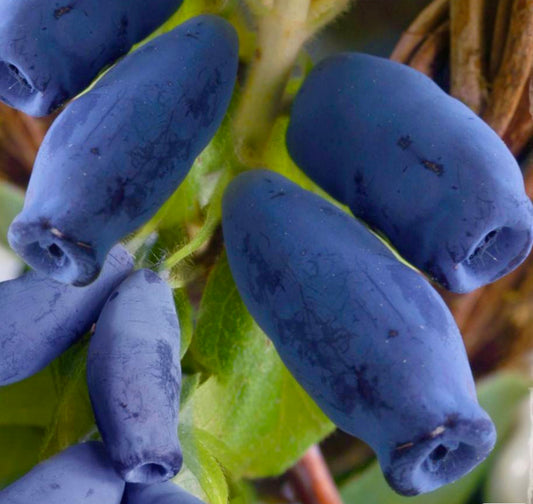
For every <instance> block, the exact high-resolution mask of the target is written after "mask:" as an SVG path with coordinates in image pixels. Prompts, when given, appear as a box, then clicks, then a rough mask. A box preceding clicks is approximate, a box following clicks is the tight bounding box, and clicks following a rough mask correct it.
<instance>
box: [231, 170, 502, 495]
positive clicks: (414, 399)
mask: <svg viewBox="0 0 533 504" xmlns="http://www.w3.org/2000/svg"><path fill="white" fill-rule="evenodd" d="M222 224H223V233H224V240H225V243H226V249H227V255H228V261H229V265H230V267H231V271H232V274H233V278H234V279H235V283H236V285H237V288H238V290H239V293H240V295H241V297H242V299H243V301H244V303H245V304H246V306H247V308H248V310H249V311H250V313H251V315H252V316H253V318H254V319H255V321H256V322H257V323H258V324H259V326H260V327H261V328H262V329H263V330H264V331H265V333H266V334H267V335H268V336H269V338H270V339H271V340H272V341H273V342H274V345H275V346H276V349H277V351H278V352H279V355H280V356H281V358H282V360H283V362H284V363H285V365H286V366H287V367H288V368H289V370H290V371H291V373H292V374H293V375H294V377H295V378H296V379H297V380H298V382H299V383H300V384H301V385H302V386H303V388H304V389H305V390H306V391H307V392H308V393H309V395H310V396H311V397H312V398H313V399H314V400H315V401H316V402H317V404H318V405H319V406H320V408H321V409H322V410H323V411H324V412H325V413H326V414H327V415H328V416H329V418H330V419H331V420H332V421H333V422H334V423H335V424H336V425H337V426H338V427H339V428H341V429H342V430H344V431H346V432H348V433H350V434H352V435H354V436H357V437H359V438H360V439H362V440H363V441H365V442H366V443H368V444H369V445H370V446H371V447H372V448H373V449H374V451H375V452H376V454H377V456H378V459H379V462H380V464H381V467H382V469H383V472H384V474H385V476H386V477H387V480H388V481H389V483H390V485H391V486H392V487H393V488H394V489H395V490H396V491H397V492H399V493H401V494H404V495H416V494H419V493H423V492H429V491H431V490H434V489H436V488H438V487H440V486H442V485H444V484H447V483H450V482H452V481H454V480H456V479H458V478H460V477H461V476H463V475H464V474H465V473H467V472H468V471H470V470H471V469H472V468H473V467H475V466H476V465H477V464H478V463H479V462H481V461H482V460H483V459H484V458H485V457H486V456H487V455H488V454H489V452H490V451H491V450H492V448H493V445H494V442H495V438H496V432H495V428H494V425H493V423H492V421H491V420H490V418H489V417H488V415H487V414H486V413H485V412H484V411H483V410H482V409H481V407H480V406H479V404H478V401H477V398H476V394H475V386H474V381H473V378H472V373H471V370H470V367H469V364H468V360H467V356H466V352H465V348H464V345H463V341H462V339H461V335H460V333H459V330H458V328H457V326H456V324H455V321H454V320H453V317H452V315H451V314H450V312H449V310H448V309H447V307H446V305H445V304H444V302H443V301H442V299H441V298H440V296H439V295H438V294H437V292H436V291H435V290H434V289H433V288H432V287H431V285H430V284H429V283H428V282H427V280H426V279H425V278H424V277H423V276H422V275H420V274H419V273H417V272H415V271H414V270H412V269H411V268H409V267H407V266H405V265H404V264H402V263H401V262H399V261H398V260H397V259H396V258H395V257H394V255H393V254H392V252H391V251H390V250H389V249H388V248H387V247H386V246H385V245H384V244H383V243H382V242H381V241H380V240H379V239H378V238H376V237H375V236H374V235H373V234H371V233H370V232H369V231H368V229H367V228H365V227H364V226H363V225H362V224H361V223H360V222H358V221H357V220H356V219H354V218H353V217H351V216H349V215H348V214H346V213H344V212H343V211H341V210H339V209H338V208H336V207H335V206H333V205H332V204H330V203H329V202H327V201H325V200H324V199H322V198H320V197H318V196H317V195H314V194H312V193H310V192H308V191H305V190H303V189H302V188H300V187H298V186H297V185H295V184H294V183H292V182H290V181H288V180H287V179H285V178H284V177H282V176H281V175H278V174H276V173H273V172H269V171H264V170H254V171H252V172H247V173H244V174H242V175H239V176H238V177H237V178H235V179H234V180H233V181H232V182H231V183H230V185H229V186H228V189H227V191H226V193H225V195H224V199H223V219H222Z"/></svg>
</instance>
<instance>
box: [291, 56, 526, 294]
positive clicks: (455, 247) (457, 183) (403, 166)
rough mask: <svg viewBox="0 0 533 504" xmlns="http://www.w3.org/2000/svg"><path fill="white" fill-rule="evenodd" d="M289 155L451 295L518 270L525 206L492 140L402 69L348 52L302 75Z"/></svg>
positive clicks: (513, 171) (423, 80)
mask: <svg viewBox="0 0 533 504" xmlns="http://www.w3.org/2000/svg"><path fill="white" fill-rule="evenodd" d="M287 146H288V148H289V151H290V154H291V156H292V157H293V159H294V160H295V162H296V163H297V164H298V166H299V167H300V168H301V169H302V170H303V171H305V172H306V173H307V174H308V175H309V176H310V177H311V178H312V179H313V180H315V181H316V182H317V183H318V184H320V185H321V186H322V187H323V188H324V189H325V190H326V191H328V192H329V193H330V194H331V195H332V196H334V197H335V198H337V199H338V200H339V201H341V202H343V203H345V204H347V205H348V206H349V207H350V209H351V210H352V211H353V213H354V214H355V215H356V216H357V217H359V218H361V219H362V220H364V221H365V222H366V223H367V224H369V225H370V226H373V227H374V228H376V229H379V230H380V231H381V232H383V233H384V234H385V235H386V236H387V237H388V238H389V239H390V241H391V243H392V244H393V245H394V246H395V247H396V248H397V249H398V251H399V252H400V254H402V255H403V256H404V257H405V258H406V259H407V260H408V261H410V262H411V263H412V264H413V265H415V266H416V267H417V268H419V269H421V270H423V271H424V272H426V273H427V274H428V275H429V276H430V277H431V278H432V279H434V280H435V281H437V282H439V283H440V284H441V285H442V286H444V287H446V288H448V289H450V290H452V291H454V292H468V291H471V290H473V289H476V288H478V287H481V286H482V285H485V284H487V283H489V282H493V281H495V280H497V279H498V278H500V277H501V276H503V275H505V274H507V273H509V272H510V271H512V270H513V269H514V268H516V267H517V266H518V265H519V264H520V263H521V262H522V261H523V260H524V259H525V258H526V256H527V255H528V254H529V252H530V250H531V245H532V243H533V207H532V205H531V202H530V200H529V198H528V197H527V195H526V193H525V189H524V181H523V178H522V175H521V173H520V169H519V166H518V164H517V162H516V160H515V158H514V157H513V155H512V154H511V153H510V152H509V150H508V149H507V147H506V146H505V144H504V143H503V142H502V140H501V139H500V138H499V137H498V135H496V133H495V132H494V131H493V130H492V129H491V128H490V127H489V126H488V125H487V124H485V123H484V122H483V120H481V119H480V118H479V117H478V116H476V115H475V114H474V112H472V111H471V110H470V109H469V108H468V107H466V106H465V105H464V104H462V103H461V102H459V101H458V100H455V99H454V98H452V97H450V96H448V95H447V94H446V93H445V92H444V91H442V90H441V89H440V88H439V87H438V86H437V85H436V84H435V83H434V82H433V81H432V80H431V79H429V78H427V77H426V76H425V75H423V74H421V73H419V72H417V71H415V70H413V69H412V68H409V67H407V66H405V65H401V64H399V63H396V62H393V61H389V60H386V59H382V58H377V57H374V56H368V55H364V54H357V53H346V54H340V55H336V56H333V57H331V58H328V59H326V60H324V61H323V62H321V63H320V64H319V65H317V67H316V68H315V69H314V70H313V71H312V72H311V73H310V75H309V77H308V78H307V79H306V81H305V83H304V85H303V87H302V88H301V90H300V92H299V94H298V96H297V98H296V100H295V102H294V105H293V108H292V114H291V122H290V125H289V129H288V132H287Z"/></svg>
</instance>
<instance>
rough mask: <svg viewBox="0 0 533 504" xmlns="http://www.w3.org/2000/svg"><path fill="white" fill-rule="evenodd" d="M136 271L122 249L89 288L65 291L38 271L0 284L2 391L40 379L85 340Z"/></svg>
mask: <svg viewBox="0 0 533 504" xmlns="http://www.w3.org/2000/svg"><path fill="white" fill-rule="evenodd" d="M132 268H133V260H132V258H131V256H130V255H129V253H128V252H127V251H126V250H125V249H124V248H123V247H122V246H120V245H117V246H116V247H114V249H113V250H112V251H111V253H110V254H109V256H108V257H107V260H106V262H105V264H104V267H103V270H102V273H101V274H100V276H99V277H98V279H97V280H96V281H95V282H94V283H93V284H92V285H89V286H88V287H72V286H71V285H65V284H62V283H59V282H56V281H54V280H51V279H49V278H47V277H45V276H43V275H41V274H39V273H35V272H34V271H31V272H29V273H26V274H25V275H23V276H21V277H20V278H17V279H15V280H10V281H9V282H3V283H0V298H1V299H2V304H1V305H0V319H1V320H2V326H1V328H0V386H2V385H8V384H9V383H14V382H17V381H20V380H23V379H24V378H27V377H28V376H31V375H33V374H34V373H37V372H38V371H40V370H41V369H43V368H44V367H45V366H47V365H48V364H49V363H50V362H51V361H52V360H54V359H55V358H56V357H58V356H59V355H60V354H62V353H63V352H64V351H65V350H66V349H67V348H68V347H69V346H70V345H72V344H73V343H74V342H75V341H76V340H77V339H78V338H80V337H81V336H83V335H84V334H85V333H86V332H87V331H88V330H89V329H90V328H91V325H92V324H93V323H94V322H96V320H97V318H98V315H99V314H100V311H101V309H102V307H103V306H104V304H105V302H106V300H107V298H108V297H109V294H110V293H111V291H112V290H113V289H114V288H115V287H116V286H117V285H118V284H119V283H120V282H122V280H124V278H126V277H127V276H128V274H129V273H130V271H131V270H132Z"/></svg>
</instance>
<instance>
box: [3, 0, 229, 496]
mask: <svg viewBox="0 0 533 504" xmlns="http://www.w3.org/2000/svg"><path fill="white" fill-rule="evenodd" d="M85 3H87V4H89V5H87V6H85ZM179 3H180V2H176V1H167V2H156V4H157V5H156V6H150V9H148V8H146V7H145V6H144V2H133V3H130V4H129V6H128V7H127V8H126V7H125V6H124V5H123V2H110V3H108V4H107V5H106V7H105V9H103V10H99V9H96V6H92V3H91V2H79V3H78V4H75V5H74V4H73V5H72V6H70V7H69V8H68V9H67V8H64V9H63V10H61V12H58V10H57V9H55V10H54V9H53V8H54V6H55V5H56V2H45V3H40V2H37V3H36V5H32V4H33V2H26V3H18V2H17V7H16V8H13V6H11V8H12V9H11V10H10V14H11V16H12V17H13V16H15V18H16V16H19V17H20V16H22V15H24V13H25V14H26V15H28V13H31V16H30V19H31V23H37V25H36V26H34V25H33V24H31V23H30V30H34V31H35V32H36V33H39V34H40V33H41V31H42V32H46V37H47V38H46V40H53V41H54V44H53V49H49V48H48V46H47V45H46V44H45V43H44V42H43V41H42V40H41V39H37V40H35V39H33V38H28V39H27V40H28V43H30V42H29V41H31V43H32V44H35V43H36V44H37V46H35V47H34V48H33V47H32V48H30V49H29V48H28V47H26V46H24V47H23V48H20V47H19V46H18V45H17V44H18V42H17V43H16V41H15V40H13V44H12V45H13V47H15V48H18V49H17V51H15V55H18V56H19V58H18V59H16V60H15V59H11V57H6V61H5V62H4V64H3V68H4V70H5V71H6V72H7V73H6V74H5V75H7V76H11V77H13V75H15V74H17V75H18V74H22V73H24V72H23V70H21V69H26V65H29V66H28V69H29V70H31V71H28V73H25V75H29V77H27V78H25V80H24V83H30V82H31V83H32V84H31V87H32V91H31V93H30V92H28V93H27V94H24V93H20V94H18V95H17V96H18V100H19V101H17V100H15V99H13V98H9V99H7V98H6V99H5V101H6V102H8V103H10V104H13V105H16V106H18V107H19V108H21V109H23V110H27V111H30V112H38V111H49V107H50V104H55V105H57V104H58V103H60V102H63V101H64V100H65V99H66V98H69V97H71V96H72V95H73V94H75V93H76V92H78V91H80V90H81V89H82V88H83V87H84V86H86V85H87V84H88V83H89V82H90V80H91V79H92V78H93V77H94V76H95V75H96V72H97V71H99V70H100V69H101V67H102V66H103V65H104V64H105V63H108V62H109V61H110V60H111V58H116V56H117V55H119V54H121V53H122V52H125V51H127V50H128V49H129V48H130V46H131V44H132V43H133V42H135V41H137V40H138V39H139V38H141V37H143V36H145V35H146V34H147V33H149V32H150V31H152V30H153V29H154V28H155V27H156V26H157V24H159V23H160V22H161V21H163V19H164V18H165V17H167V16H168V15H169V14H170V13H172V12H173V11H174V10H175V9H176V7H177V6H178V5H179ZM7 4H8V5H10V2H7ZM32 9H34V10H35V12H33V11H32ZM93 11H94V12H93ZM108 11H109V12H108ZM123 11H127V12H123ZM12 17H9V18H8V20H10V21H11V23H12V24H10V25H8V26H9V29H8V30H7V36H8V37H17V36H18V35H17V34H18V31H17V30H19V29H20V23H16V22H15V21H14V20H13V19H12ZM103 19H105V22H103ZM118 19H120V24H119V25H117V20H118ZM54 20H55V21H54ZM63 22H64V23H66V24H67V25H68V30H67V32H65V27H64V26H62V23H63ZM106 23H108V24H109V25H110V26H107V25H106ZM111 25H112V27H113V28H117V26H119V27H120V28H121V29H122V28H123V29H124V32H123V33H122V32H119V33H115V32H113V31H112V30H111V29H110V28H111ZM82 27H83V30H85V31H87V30H89V31H91V30H94V40H92V41H91V39H89V40H88V41H87V40H86V39H85V38H84V37H85V36H86V35H85V34H84V32H83V31H81V29H82ZM106 27H107V28H106ZM128 27H130V28H129V29H128ZM108 28H109V29H108ZM25 29H28V27H27V25H26V26H25ZM13 30H14V32H13ZM70 30H71V31H72V36H74V35H76V36H78V35H79V37H80V39H79V41H81V40H85V41H86V42H91V43H93V44H94V47H92V50H91V47H87V45H83V44H78V43H75V44H74V46H75V47H77V48H78V49H80V50H82V51H83V54H84V56H85V58H81V59H78V58H77V57H76V55H72V54H69V55H65V54H64V52H63V49H64V47H63V46H62V45H61V42H62V39H63V37H66V36H67V34H68V33H69V31H70ZM91 33H93V31H91ZM43 37H45V35H43ZM24 40H26V39H24ZM76 40H77V39H76ZM51 43H52V42H50V44H51ZM72 43H73V41H72V40H70V41H69V40H67V41H66V42H65V44H66V46H68V47H70V45H71V44H72ZM101 44H103V45H102V48H101V50H100V49H99V50H98V51H96V49H97V48H100V45H101ZM28 51H35V52H37V51H39V52H38V54H36V55H35V58H36V60H37V61H39V62H40V66H37V65H32V64H31V63H32V61H33V60H31V59H28V58H26V56H28ZM41 55H44V56H45V57H41ZM46 56H47V57H48V59H47V58H46ZM88 56H89V57H90V58H91V60H90V61H87V57H88ZM94 56H97V58H96V59H94V60H93V58H94ZM56 59H57V61H61V65H62V68H63V66H66V67H67V71H65V72H60V71H58V69H57V68H55V67H54V65H53V64H52V62H51V61H55V60H56ZM237 60H238V43H237V36H236V34H235V32H234V29H233V28H232V26H231V25H230V24H228V23H227V22H226V21H224V20H222V19H220V18H217V17H213V16H200V17H197V18H195V19H192V20H190V21H189V22H186V23H184V24H182V25H181V26H179V27H178V28H176V29H175V30H173V31H171V32H169V33H167V34H165V35H162V36H160V37H157V38H156V39H154V40H153V41H151V42H148V43H147V44H145V45H144V46H143V47H142V48H141V49H139V50H137V51H135V52H134V53H132V54H131V55H128V56H127V57H125V58H124V59H123V60H121V61H120V62H119V63H118V64H117V65H116V66H115V67H113V68H112V69H111V70H110V71H109V72H108V73H106V74H105V75H104V76H103V77H102V78H101V79H100V80H99V81H98V82H97V84H96V85H95V86H94V87H93V88H92V89H91V90H90V91H89V92H87V93H86V94H84V95H82V96H81V97H80V98H78V99H77V100H75V101H73V102H72V103H71V104H69V105H68V106H67V107H66V108H65V110H64V111H63V112H62V113H61V114H60V115H59V117H58V119H57V120H56V121H55V122H54V125H53V126H52V128H51V129H50V131H49V132H48V134H47V136H46V139H45V140H44V142H43V144H42V146H41V148H40V151H39V155H38V159H37V160H36V163H35V166H34V171H33V173H32V177H31V183H30V186H29V187H28V192H27V197H26V201H25V205H24V209H23V211H22V213H21V214H20V215H19V216H18V217H17V218H16V219H15V221H14V222H13V224H12V225H11V227H10V231H9V240H10V243H11V245H12V247H13V249H14V250H15V251H17V252H18V253H19V254H20V256H21V257H23V258H24V259H25V260H26V262H27V263H28V264H29V265H30V266H32V267H33V269H34V271H32V272H30V273H27V274H25V275H23V276H22V277H20V278H18V279H16V280H12V281H9V282H4V283H3V284H1V285H0V290H1V291H2V292H3V293H4V296H3V299H4V304H3V307H2V315H3V317H4V318H3V320H4V330H3V331H2V333H1V334H0V347H1V348H2V353H1V355H0V385H7V384H10V383H13V382H16V381H19V380H22V379H24V378H26V377H28V376H30V375H32V374H34V373H36V372H38V371H39V370H41V369H42V368H44V367H45V366H46V365H47V364H49V363H50V362H51V361H52V360H53V359H54V358H56V357H57V356H59V355H60V354H61V353H62V352H64V351H65V350H66V349H67V348H68V347H69V346H71V345H72V344H73V343H74V342H75V341H77V340H78V339H79V338H81V337H82V336H83V335H84V334H85V333H86V332H87V331H89V330H90V329H91V326H92V325H93V323H94V322H96V329H95V331H94V334H93V336H92V338H91V343H90V347H89V356H88V362H87V383H88V386H89V393H90V397H91V402H92V406H93V410H94V414H95V418H96V422H97V425H98V429H99V431H100V434H101V436H102V439H103V443H100V442H90V443H84V444H80V445H76V446H73V447H70V448H69V449H67V450H66V451H64V452H62V453H60V454H58V455H56V456H55V457H53V458H52V459H50V460H47V461H46V462H44V463H41V464H39V465H38V466H37V467H36V468H34V469H33V470H32V471H30V473H28V474H27V475H26V476H24V477H23V478H21V479H20V480H18V481H17V482H15V483H14V484H12V485H10V486H9V487H7V488H6V489H4V490H3V491H1V492H0V502H2V503H6V504H11V503H13V504H14V503H20V502H28V501H30V500H33V499H34V498H35V497H36V496H38V498H39V499H40V501H41V502H45V503H48V504H55V503H57V504H59V503H65V502H69V503H72V504H77V503H82V502H83V503H91V502H94V503H96V502H106V503H107V504H118V503H119V502H126V503H131V504H135V503H141V502H156V501H157V502H169V503H170V502H180V503H186V504H188V503H190V504H195V503H199V502H200V501H198V500H197V499H196V498H195V497H193V496H192V495H189V494H187V493H186V492H185V491H184V490H181V489H179V488H178V487H177V486H176V485H172V484H166V485H165V484H164V482H165V481H167V480H169V479H170V478H172V477H173V476H175V475H176V474H177V473H178V471H179V470H180V468H181V465H182V453H181V447H180V444H179V440H178V437H177V432H178V411H179V399H180V388H181V367H180V327H179V322H178V317H177V314H176V307H175V304H174V298H173V293H172V290H171V288H170V287H169V286H168V285H167V284H166V283H165V282H164V281H163V280H162V279H161V278H160V277H159V276H158V275H156V274H155V273H153V272H152V271H150V270H146V269H141V270H138V271H135V272H134V273H132V269H133V259H132V257H131V256H130V254H129V253H128V252H127V251H126V250H125V249H124V248H123V247H122V246H121V245H118V244H117V242H118V241H119V240H120V239H121V238H123V237H124V236H126V235H127V234H128V233H130V232H131V231H133V230H134V229H136V228H137V227H139V225H141V224H142V223H144V222H146V221H147V220H149V219H150V217H152V216H153V215H154V213H155V212H156V211H157V209H158V208H159V207H160V206H161V205H162V204H163V202H164V201H165V200H166V199H167V198H168V197H169V196H170V195H171V194H172V193H173V192H174V191H175V190H176V188H177V187H178V186H179V184H180V183H181V181H182V180H183V179H184V178H185V176H186V174H187V172H188V171H189V169H190V167H191V166H192V164H193V162H194V159H195V158H196V157H197V156H198V154H199V153H200V152H201V151H202V150H203V148H204V147H205V146H206V145H207V143H209V141H210V140H211V138H212V137H213V135H214V134H215V132H216V130H217V129H218V127H219V125H220V123H221V121H222V118H223V116H224V114H225V113H226V109H227V107H228V105H229V101H230V98H231V94H232V91H233V87H234V84H235V78H236V73H237ZM14 61H16V63H17V69H18V70H16V72H15V63H13V62H14ZM43 66H44V67H43ZM80 68H81V70H80ZM45 69H46V71H45ZM47 72H48V73H47ZM51 72H53V75H54V79H49V78H48V75H49V74H50V73H51ZM71 75H73V76H76V77H80V79H78V80H76V79H73V80H71V79H70V76H71ZM81 77H83V78H81ZM63 78H64V79H65V80H66V83H70V84H72V86H67V89H68V92H65V93H63V91H61V92H59V91H58V90H62V89H63V85H64V84H65V82H62V81H61V79H63ZM56 79H58V80H57V81H56ZM42 81H45V82H46V85H43V86H42V87H40V84H39V83H41V82H42ZM12 87H13V86H12V83H11V81H10V80H9V79H6V80H5V82H3V83H0V89H1V91H0V92H1V93H2V96H3V97H4V98H5V97H6V96H7V95H8V93H9V91H10V89H12ZM125 483H126V487H125ZM147 485H150V486H149V487H147ZM123 495H124V501H122V499H123Z"/></svg>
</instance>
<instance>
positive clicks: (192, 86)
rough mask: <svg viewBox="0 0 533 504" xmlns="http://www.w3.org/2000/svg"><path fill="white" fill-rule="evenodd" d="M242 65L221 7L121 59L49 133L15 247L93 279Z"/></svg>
mask: <svg viewBox="0 0 533 504" xmlns="http://www.w3.org/2000/svg"><path fill="white" fill-rule="evenodd" d="M237 64H238V39H237V34H236V32H235V30H234V28H233V27H232V26H231V25H230V24H229V23H228V22H227V21H225V20H224V19H222V18H219V17H216V16H198V17H196V18H193V19H190V20H189V21H187V22H185V23H183V24H182V25H180V26H178V27H177V28H175V29H174V30H172V31H171V32H169V33H167V34H165V35H161V36H160V37H157V38H156V39H154V40H152V41H151V42H149V43H147V44H146V45H144V46H143V47H142V48H140V49H139V50H138V51H136V52H134V53H132V54H130V55H128V56H127V57H126V58H124V59H123V60H122V61H120V62H119V63H118V64H117V65H116V66H115V67H114V68H113V69H111V70H110V71H109V72H108V73H107V74H106V75H105V76H104V77H103V78H102V79H101V80H100V81H99V82H98V83H97V84H96V86H95V87H94V88H93V89H92V90H91V91H90V92H88V93H86V94H84V95H82V96H81V97H80V98H78V99H77V100H75V101H74V102H72V103H71V104H70V105H69V106H68V107H66V108H65V110H64V111H63V113H62V114H61V115H60V116H59V117H58V118H57V120H56V121H55V122H54V124H53V125H52V127H51V129H50V130H49V132H48V133H47V135H46V137H45V139H44V142H43V144H42V146H41V148H40V150H39V153H38V155H37V159H36V162H35V166H34V170H33V173H32V176H31V179H30V183H29V187H28V192H27V196H26V201H25V204H24V208H23V210H22V212H21V213H20V214H19V215H18V216H17V217H16V219H15V220H14V222H13V223H12V225H11V227H10V229H9V234H8V239H9V243H10V245H11V247H12V248H13V249H14V250H15V251H16V252H17V253H18V254H19V255H20V256H21V257H22V258H23V259H24V260H25V261H26V262H27V263H28V264H29V265H30V266H32V267H33V268H34V269H36V270H39V271H41V272H43V273H44V274H46V275H48V276H50V277H52V278H54V279H55V280H58V281H60V282H64V283H71V284H75V285H86V284H88V283H90V282H91V281H92V280H93V279H94V278H95V276H96V275H97V274H98V271H99V270H100V267H101V264H102V262H103V261H104V258H105V256H106V255H107V253H108V252H109V249H110V248H111V247H112V246H113V245H114V244H115V243H116V242H117V241H119V240H120V239H122V238H123V237H125V236H126V235H128V234H130V233H131V232H132V231H134V230H135V229H137V228H138V227H139V226H140V225H142V224H144V223H145V222H147V221H148V220H149V219H150V218H151V217H152V216H153V215H154V214H155V213H156V212H157V210H158V209H159V208H160V207H161V205H162V204H163V203H164V202H165V201H166V200H167V199H168V198H169V197H170V196H171V195H172V193H173V192H174V191H175V190H176V189H177V188H178V186H179V185H180V184H181V182H182V181H183V179H184V178H185V176H186V175H187V173H188V172H189V169H190V168H191V166H192V164H193V162H194V160H195V159H196V157H197V156H198V155H199V154H200V152H201V151H202V150H203V149H204V147H205V146H206V145H207V144H208V143H209V141H210V140H211V138H212V137H213V136H214V134H215V132H216V131H217V129H218V127H219V126H220V123H221V121H222V119H223V117H224V115H225V113H226V110H227V107H228V105H229V102H230V99H231V95H232V91H233V86H234V84H235V79H236V74H237Z"/></svg>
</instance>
